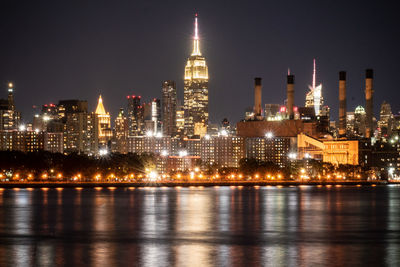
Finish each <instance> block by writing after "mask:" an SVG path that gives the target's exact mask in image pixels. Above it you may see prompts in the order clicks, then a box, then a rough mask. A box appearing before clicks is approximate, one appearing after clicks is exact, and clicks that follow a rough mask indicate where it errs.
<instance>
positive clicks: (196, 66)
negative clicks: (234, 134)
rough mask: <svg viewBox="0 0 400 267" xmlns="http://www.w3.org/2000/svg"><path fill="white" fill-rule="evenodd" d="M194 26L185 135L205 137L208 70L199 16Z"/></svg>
mask: <svg viewBox="0 0 400 267" xmlns="http://www.w3.org/2000/svg"><path fill="white" fill-rule="evenodd" d="M194 24H195V28H194V37H193V52H192V54H191V55H190V57H189V58H188V60H187V63H186V67H185V79H184V111H185V135H186V136H193V135H200V136H204V135H205V134H206V133H207V126H208V68H207V65H206V60H205V58H204V57H203V56H202V55H201V52H200V41H199V35H198V24H197V14H196V17H195V23H194Z"/></svg>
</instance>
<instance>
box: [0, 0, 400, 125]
mask: <svg viewBox="0 0 400 267" xmlns="http://www.w3.org/2000/svg"><path fill="white" fill-rule="evenodd" d="M393 3H395V2H394V1H393V2H392V1H350V0H348V1H338V0H334V1H329V0H323V1H321V0H319V1H299V0H296V1H276V0H275V1H215V0H214V1H210V2H207V1H193V2H191V1H152V0H148V1H132V0H131V1H111V0H110V1H101V0H96V1H54V0H46V1H39V0H38V1H32V0H29V1H18V0H2V1H0V36H1V37H0V82H1V86H2V87H1V88H2V89H1V90H2V91H1V92H2V93H1V94H0V96H1V97H3V98H4V97H6V83H7V82H8V81H14V82H15V84H16V92H15V97H16V104H17V108H18V109H19V110H21V111H22V112H23V118H24V121H25V122H28V121H31V119H32V115H33V113H34V111H33V109H32V106H33V105H41V104H44V103H50V102H54V103H55V102H58V100H60V99H77V98H78V99H85V100H88V101H89V107H90V108H91V109H92V110H94V108H95V105H96V101H97V97H98V95H99V94H100V93H101V94H102V95H103V98H104V104H105V108H106V109H107V110H108V111H110V113H111V114H112V115H113V116H115V115H116V114H117V111H118V109H119V107H125V105H126V95H128V94H136V95H142V97H143V98H144V99H146V100H149V99H151V98H153V97H160V96H161V82H162V81H163V80H166V79H172V80H176V81H177V85H178V94H179V97H180V98H182V97H183V81H182V80H183V71H184V66H185V62H186V59H187V57H188V56H189V54H190V52H191V48H192V46H191V45H192V42H191V37H192V34H193V17H194V13H195V12H198V14H199V32H200V38H201V50H202V53H203V55H204V56H205V57H206V59H207V63H208V67H209V75H210V82H209V95H210V100H209V101H210V119H211V121H213V122H220V121H221V120H222V119H223V118H224V117H228V119H229V120H231V121H232V122H236V121H238V120H240V119H241V118H243V114H244V110H245V108H246V107H248V106H252V105H253V78H254V77H255V76H260V77H262V78H263V103H282V102H283V100H284V99H285V75H286V73H287V68H288V67H290V69H291V71H292V73H293V74H295V75H296V87H295V90H296V93H295V97H296V98H295V104H296V105H304V99H305V94H306V92H307V85H308V84H310V83H311V77H312V60H313V58H314V57H315V58H316V59H317V82H322V83H323V95H324V97H325V99H326V103H327V104H328V105H329V106H330V107H331V114H332V116H333V118H337V113H338V111H337V107H338V99H337V98H338V97H337V91H338V90H337V84H338V72H339V71H340V70H346V71H347V72H348V74H347V75H348V79H347V80H348V91H347V92H348V93H347V96H348V110H350V109H354V107H355V106H356V105H358V104H362V105H364V96H363V94H364V91H363V88H364V75H365V74H364V73H365V69H366V68H373V69H374V71H375V80H374V84H375V99H374V101H375V105H374V109H375V113H376V114H377V111H378V108H379V106H380V104H381V102H382V101H383V100H387V101H389V102H390V103H391V104H392V109H393V112H396V113H397V112H398V111H399V110H400V102H399V101H397V99H398V97H397V96H398V90H400V88H399V87H398V79H399V75H398V64H399V62H400V61H399V60H400V52H399V51H400V50H399V48H400V44H399V41H400V37H399V34H400V31H399V19H398V17H397V15H398V11H397V10H396V8H394V6H393V5H392V4H393Z"/></svg>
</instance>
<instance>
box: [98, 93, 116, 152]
mask: <svg viewBox="0 0 400 267" xmlns="http://www.w3.org/2000/svg"><path fill="white" fill-rule="evenodd" d="M95 113H96V115H97V117H98V123H99V125H98V128H99V143H100V145H103V146H105V145H107V143H108V141H109V140H110V139H111V137H112V130H111V117H110V113H108V112H106V110H105V108H104V105H103V99H102V98H101V95H100V96H99V100H98V103H97V108H96V111H95Z"/></svg>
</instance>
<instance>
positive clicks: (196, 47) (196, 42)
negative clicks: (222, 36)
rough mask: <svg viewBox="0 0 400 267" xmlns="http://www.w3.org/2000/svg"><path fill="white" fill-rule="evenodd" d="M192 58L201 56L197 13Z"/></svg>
mask: <svg viewBox="0 0 400 267" xmlns="http://www.w3.org/2000/svg"><path fill="white" fill-rule="evenodd" d="M192 56H201V53H200V42H199V30H198V25H197V13H196V16H195V18H194V37H193V53H192Z"/></svg>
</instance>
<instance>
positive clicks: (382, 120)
mask: <svg viewBox="0 0 400 267" xmlns="http://www.w3.org/2000/svg"><path fill="white" fill-rule="evenodd" d="M393 122H394V116H393V113H392V107H391V106H390V104H389V103H388V102H386V101H383V103H382V104H381V110H380V112H379V121H378V129H379V134H380V136H382V137H388V136H390V135H391V134H392V126H393Z"/></svg>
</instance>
